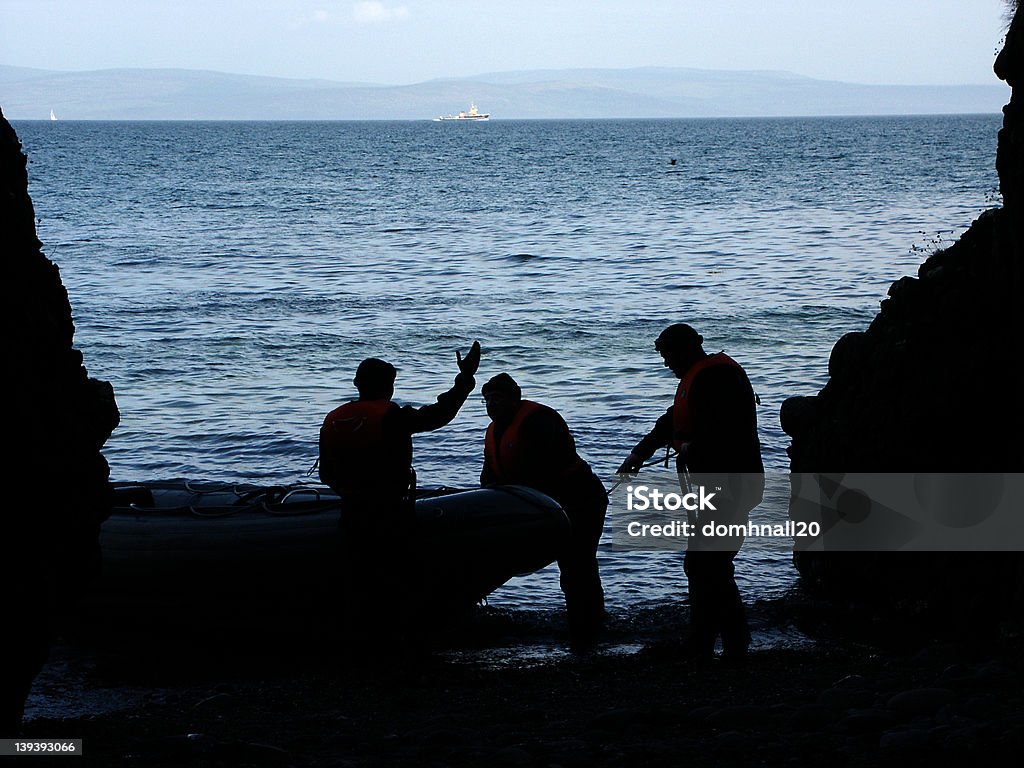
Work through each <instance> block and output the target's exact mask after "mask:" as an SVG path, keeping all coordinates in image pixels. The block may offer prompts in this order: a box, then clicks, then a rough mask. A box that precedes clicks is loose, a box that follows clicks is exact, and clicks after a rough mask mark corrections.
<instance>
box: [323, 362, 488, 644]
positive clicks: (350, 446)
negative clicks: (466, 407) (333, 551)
mask: <svg viewBox="0 0 1024 768" xmlns="http://www.w3.org/2000/svg"><path fill="white" fill-rule="evenodd" d="M455 356H456V360H457V362H458V366H459V374H458V375H457V376H456V377H455V384H454V386H452V388H451V389H449V390H448V391H447V392H444V393H442V394H440V395H438V397H437V402H436V403H433V404H431V405H425V406H423V407H421V408H414V407H412V406H409V405H407V406H404V407H402V406H399V405H398V404H397V403H395V402H393V401H392V400H391V397H392V396H393V395H394V391H395V376H396V374H397V371H396V370H395V367H394V366H393V365H391V364H390V363H387V362H385V361H383V360H378V359H376V358H368V359H366V360H363V362H361V363H360V364H359V368H358V369H357V370H356V376H355V380H354V383H355V385H356V389H357V390H358V391H359V397H358V399H356V400H352V401H351V402H348V403H345V404H344V405H341V406H339V407H338V408H335V409H334V410H333V411H331V412H330V413H329V414H327V417H326V418H325V419H324V423H323V426H321V428H320V479H321V480H322V481H323V482H325V483H327V484H328V485H329V486H331V488H332V489H333V490H334V491H335V492H336V493H337V494H338V495H339V496H340V497H341V508H342V509H341V518H340V522H339V557H340V560H341V563H340V565H341V571H342V581H343V583H344V588H345V601H344V602H345V606H346V608H347V610H348V612H349V613H350V618H356V619H365V620H368V621H369V622H370V623H371V625H370V626H366V627H364V628H363V629H364V632H367V633H369V634H371V635H373V634H379V633H381V632H382V631H383V630H386V629H388V628H393V627H394V626H395V623H396V622H397V621H405V620H406V619H407V618H408V617H406V616H402V615H401V614H402V612H403V611H405V610H407V609H409V608H410V606H408V605H407V604H406V602H405V600H404V598H403V595H405V594H406V593H408V592H409V587H410V585H409V583H408V582H407V580H406V579H407V577H408V575H409V574H408V571H409V564H410V560H411V558H412V552H413V550H412V548H411V546H412V545H411V534H412V530H413V522H414V511H415V507H414V501H415V500H414V498H413V494H414V491H415V475H414V472H413V468H412V436H413V435H414V434H416V433H417V432H430V431H432V430H435V429H440V428H441V427H443V426H445V425H446V424H448V423H449V422H450V421H451V420H452V419H454V418H455V415H456V414H457V413H458V412H459V409H460V408H461V407H462V404H463V403H465V402H466V398H467V397H468V396H469V393H470V392H472V391H473V388H474V386H475V385H476V381H475V379H474V378H473V376H474V375H475V374H476V370H477V367H478V366H479V365H480V343H479V342H473V346H472V347H471V348H470V351H469V353H468V354H467V355H466V357H465V358H463V357H462V355H461V354H460V353H458V352H456V353H455ZM393 639H397V638H393Z"/></svg>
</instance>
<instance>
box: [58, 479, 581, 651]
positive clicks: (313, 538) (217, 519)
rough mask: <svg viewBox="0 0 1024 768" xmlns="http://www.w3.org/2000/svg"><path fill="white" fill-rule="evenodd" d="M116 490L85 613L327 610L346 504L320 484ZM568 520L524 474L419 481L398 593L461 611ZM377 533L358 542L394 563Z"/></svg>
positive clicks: (133, 622)
mask: <svg viewBox="0 0 1024 768" xmlns="http://www.w3.org/2000/svg"><path fill="white" fill-rule="evenodd" d="M114 498H115V507H114V510H113V512H112V514H111V515H110V517H109V518H108V519H107V520H106V521H105V522H104V523H103V526H102V529H101V532H100V546H101V549H102V573H101V575H100V577H99V578H98V579H97V581H96V583H95V584H94V585H92V587H91V588H90V589H89V590H88V593H87V595H86V597H85V598H84V599H83V600H82V601H81V603H80V604H79V606H78V608H77V610H76V613H77V615H78V618H79V619H80V620H81V621H83V622H85V623H86V624H89V625H91V626H93V627H94V628H95V627H104V628H106V629H107V630H114V631H118V630H115V629H114V628H120V630H124V631H136V630H138V631H146V630H147V628H148V629H155V628H159V627H169V626H170V627H176V628H178V629H181V628H185V627H188V628H190V629H192V630H196V629H199V630H202V628H203V627H206V626H209V627H210V628H211V631H213V628H215V627H217V626H219V625H224V624H230V625H233V626H235V627H238V626H246V627H248V628H250V629H253V630H257V631H258V630H260V629H275V628H276V629H280V628H281V627H282V623H284V625H285V626H287V627H290V628H294V629H300V630H301V629H302V628H303V627H310V626H313V625H322V624H324V623H331V622H332V620H333V619H334V618H336V615H337V613H338V612H339V610H340V605H339V603H340V589H339V584H338V579H339V577H338V573H339V570H338V568H339V562H338V561H339V554H338V553H339V546H338V545H339V533H338V531H339V526H338V521H339V516H340V512H341V506H340V502H339V499H338V497H337V496H336V495H335V494H333V493H332V492H331V491H330V490H329V489H328V488H326V487H323V486H314V485H301V486H287V487H282V486H257V485H223V484H221V485H217V484H211V483H193V482H147V483H133V484H128V483H118V484H115V485H114ZM568 533H569V521H568V518H567V517H566V515H565V513H564V512H563V511H562V509H561V507H560V506H559V505H558V504H557V503H556V502H555V501H553V500H552V499H550V498H549V497H547V496H545V495H543V494H541V493H539V492H537V491H534V490H532V489H529V488H525V487H521V486H500V487H493V488H486V489H476V490H469V491H450V490H444V489H441V490H438V491H434V492H428V493H425V494H423V495H422V497H420V498H417V500H416V503H415V519H414V520H413V522H412V531H411V534H410V537H411V538H409V539H408V540H407V543H406V550H405V551H406V556H405V557H404V560H407V561H408V562H407V563H404V564H403V567H404V568H406V571H404V573H407V579H406V582H405V585H404V590H403V592H404V594H402V595H401V596H400V597H401V600H398V599H396V604H397V603H401V604H403V605H415V606H416V608H417V611H419V612H420V613H422V614H424V615H426V616H430V617H433V618H436V619H438V620H439V621H443V620H444V619H445V617H450V616H452V615H454V614H459V613H460V612H465V611H468V610H470V609H471V608H472V607H473V606H474V605H475V604H476V603H478V602H479V601H481V600H483V599H484V598H485V597H486V596H487V595H488V594H489V593H490V592H492V591H493V590H495V589H497V588H498V587H499V586H501V585H502V584H504V583H505V582H506V581H508V580H509V579H510V578H512V577H514V576H517V575H523V574H527V573H531V572H533V571H536V570H538V569H540V568H543V567H544V566H546V565H548V564H549V563H551V562H553V561H554V559H555V558H556V555H557V552H558V551H559V548H560V547H561V546H562V544H563V543H564V542H565V541H566V539H567V537H568ZM374 538H375V540H370V541H366V542H358V543H357V546H366V547H369V548H372V549H376V550H379V556H378V555H377V554H373V556H372V557H371V558H370V560H371V561H373V562H379V563H380V564H381V567H382V568H393V566H394V563H393V562H391V560H390V558H391V555H392V552H391V551H390V549H389V548H390V546H391V543H390V542H388V541H386V540H376V539H378V538H382V537H374ZM344 549H345V547H342V548H341V550H342V551H344ZM410 552H411V555H410V554H409V553H410ZM366 577H367V578H368V579H372V578H374V574H372V573H371V574H366ZM398 597H399V596H397V595H396V598H398Z"/></svg>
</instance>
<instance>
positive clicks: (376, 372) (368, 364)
mask: <svg viewBox="0 0 1024 768" xmlns="http://www.w3.org/2000/svg"><path fill="white" fill-rule="evenodd" d="M397 375H398V369H396V368H395V366H393V365H392V364H391V363H388V362H386V361H384V360H378V359H377V358H376V357H368V358H366V359H365V360H363V362H361V363H360V364H359V367H358V368H356V378H355V383H356V386H357V387H371V388H376V387H381V386H389V385H391V384H394V383H395V377H396V376H397Z"/></svg>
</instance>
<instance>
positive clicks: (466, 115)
mask: <svg viewBox="0 0 1024 768" xmlns="http://www.w3.org/2000/svg"><path fill="white" fill-rule="evenodd" d="M490 119H491V116H490V115H489V114H487V113H486V112H480V111H479V110H478V109H477V108H476V104H470V105H469V111H468V112H459V114H457V115H441V117H435V118H434V122H435V123H436V122H440V121H441V120H475V121H476V122H481V121H484V120H490Z"/></svg>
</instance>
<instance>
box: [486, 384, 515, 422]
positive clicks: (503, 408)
mask: <svg viewBox="0 0 1024 768" xmlns="http://www.w3.org/2000/svg"><path fill="white" fill-rule="evenodd" d="M480 394H482V395H483V396H484V402H485V403H486V404H487V415H488V416H490V417H491V421H493V422H495V423H496V424H507V423H508V422H510V421H512V419H513V417H514V416H515V415H516V411H518V410H519V404H520V403H521V402H522V399H523V391H522V390H521V389H520V388H519V385H518V384H516V380H515V379H513V378H512V377H511V376H509V375H508V374H507V373H499V374H498V375H497V376H495V377H493V378H492V379H490V380H489V381H488V382H487V383H486V384H484V385H483V387H481V388H480Z"/></svg>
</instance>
